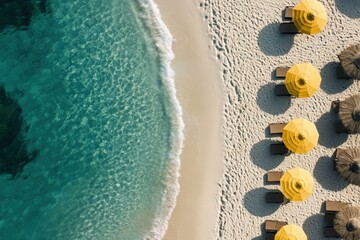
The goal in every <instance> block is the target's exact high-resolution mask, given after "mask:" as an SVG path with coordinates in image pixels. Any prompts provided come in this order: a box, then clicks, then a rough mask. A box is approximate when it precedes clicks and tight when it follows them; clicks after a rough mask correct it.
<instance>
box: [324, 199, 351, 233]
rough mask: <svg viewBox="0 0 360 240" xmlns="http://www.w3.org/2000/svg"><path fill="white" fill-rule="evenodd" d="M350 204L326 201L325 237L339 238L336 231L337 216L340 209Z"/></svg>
mask: <svg viewBox="0 0 360 240" xmlns="http://www.w3.org/2000/svg"><path fill="white" fill-rule="evenodd" d="M349 204H350V203H344V202H340V201H325V226H326V227H324V236H325V237H335V238H338V237H339V234H338V233H337V232H336V231H335V229H334V219H335V215H336V213H337V212H338V211H340V209H341V208H342V207H344V206H346V205H349Z"/></svg>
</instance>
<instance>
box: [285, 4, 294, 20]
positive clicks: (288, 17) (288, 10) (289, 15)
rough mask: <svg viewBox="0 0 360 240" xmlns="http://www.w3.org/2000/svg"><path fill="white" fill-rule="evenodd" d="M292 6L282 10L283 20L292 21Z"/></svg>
mask: <svg viewBox="0 0 360 240" xmlns="http://www.w3.org/2000/svg"><path fill="white" fill-rule="evenodd" d="M293 8H294V7H293V6H286V7H285V10H284V19H285V20H291V19H292V10H293Z"/></svg>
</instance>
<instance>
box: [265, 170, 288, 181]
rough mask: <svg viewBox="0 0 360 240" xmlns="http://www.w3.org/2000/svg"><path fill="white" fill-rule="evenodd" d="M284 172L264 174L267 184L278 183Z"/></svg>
mask: <svg viewBox="0 0 360 240" xmlns="http://www.w3.org/2000/svg"><path fill="white" fill-rule="evenodd" d="M283 174H284V172H282V171H271V172H268V173H267V174H266V181H267V182H268V183H279V182H280V179H281V177H282V175H283Z"/></svg>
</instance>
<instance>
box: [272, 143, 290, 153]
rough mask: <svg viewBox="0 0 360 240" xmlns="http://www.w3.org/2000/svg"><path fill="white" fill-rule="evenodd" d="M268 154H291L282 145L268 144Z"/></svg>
mask: <svg viewBox="0 0 360 240" xmlns="http://www.w3.org/2000/svg"><path fill="white" fill-rule="evenodd" d="M270 153H271V154H272V155H289V154H290V153H291V152H290V150H289V149H288V148H287V147H286V146H285V144H284V143H272V144H270Z"/></svg>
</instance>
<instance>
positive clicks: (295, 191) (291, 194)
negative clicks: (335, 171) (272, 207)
mask: <svg viewBox="0 0 360 240" xmlns="http://www.w3.org/2000/svg"><path fill="white" fill-rule="evenodd" d="M313 189H314V179H313V177H312V176H311V173H310V172H309V171H306V170H305V169H302V168H299V167H296V168H293V169H290V170H288V171H286V172H285V173H284V175H283V176H282V177H281V179H280V191H281V192H282V193H283V194H284V196H285V197H286V198H287V199H289V200H290V201H304V200H305V199H307V198H308V197H309V196H310V195H311V194H312V192H313Z"/></svg>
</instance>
